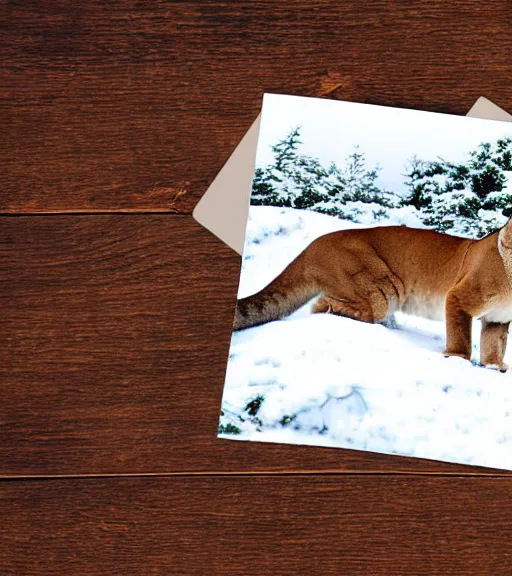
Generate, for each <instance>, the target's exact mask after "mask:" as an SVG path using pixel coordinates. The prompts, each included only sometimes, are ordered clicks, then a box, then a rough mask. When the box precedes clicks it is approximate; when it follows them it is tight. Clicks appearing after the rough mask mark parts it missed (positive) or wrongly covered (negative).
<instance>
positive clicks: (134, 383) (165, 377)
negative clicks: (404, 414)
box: [0, 0, 512, 576]
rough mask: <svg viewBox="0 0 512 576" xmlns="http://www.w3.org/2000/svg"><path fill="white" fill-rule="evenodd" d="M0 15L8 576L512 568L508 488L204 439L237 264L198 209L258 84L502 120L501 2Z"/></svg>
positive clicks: (489, 571)
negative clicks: (497, 110)
mask: <svg viewBox="0 0 512 576" xmlns="http://www.w3.org/2000/svg"><path fill="white" fill-rule="evenodd" d="M0 14H1V21H2V24H1V35H0V43H1V54H2V58H1V61H0V69H1V82H0V90H1V103H2V111H1V117H0V139H1V141H0V143H1V161H2V165H1V170H0V212H1V216H0V310H1V313H0V321H1V328H0V386H1V388H0V394H1V396H0V433H1V437H0V475H1V476H2V478H3V480H1V481H0V574H2V575H4V574H5V575H16V576H20V575H29V576H36V575H39V574H48V575H57V574H59V575H60V574H62V575H70V574H72V575H74V576H78V575H84V576H91V575H97V574H98V575H100V574H101V575H104V574H105V575H116V576H117V575H123V576H125V575H131V574H137V575H149V574H164V575H166V576H167V575H171V574H172V575H174V574H180V575H210V574H211V575H214V576H216V575H219V576H222V575H227V574H232V575H241V576H244V575H249V574H258V575H262V574H268V575H273V576H274V575H284V574H289V575H294V576H296V575H307V576H309V575H313V574H321V575H333V576H334V575H336V576H338V575H340V574H343V575H361V576H373V575H379V576H380V575H390V576H401V575H406V574H407V575H411V576H420V575H425V576H432V575H441V576H446V575H457V576H460V575H467V574H478V575H484V574H485V575H493V576H497V575H507V576H509V575H510V574H511V573H512V552H511V549H510V544H511V538H512V519H511V518H512V504H511V497H512V477H511V475H509V474H507V473H502V472H499V471H493V470H487V469H478V468H469V467H464V466H455V465H449V464H443V463H437V462H429V461H424V460H413V459H407V458H399V457H388V456H383V455H376V454H369V453H361V452H354V451H346V450H331V449H322V448H309V447H299V446H281V445H271V444H257V443H254V444H253V443H241V442H230V441H222V440H217V439H216V429H217V420H218V413H219V407H220V401H221V394H222V386H223V376H224V370H225V365H226V360H227V352H228V345H229V338H230V325H231V322H232V317H233V310H234V303H235V295H236V289H237V282H238V274H239V269H240V259H239V257H238V256H236V255H235V254H234V253H232V252H231V251H230V250H229V249H228V248H226V247H225V246H224V245H223V244H222V243H221V242H220V241H218V240H217V239H216V238H214V237H212V236H211V235H210V234H209V233H208V232H206V231H205V230H203V229H201V228H200V227H199V226H198V225H197V224H196V223H195V222H194V221H193V220H192V218H191V216H190V214H191V211H192V209H193V207H194V205H195V204H196V202H197V201H198V199H199V198H200V197H201V195H202V194H203V192H204V191H205V190H206V188H207V186H208V184H209V182H210V181H211V180H212V179H213V177H214V176H215V175H216V173H217V172H218V170H219V169H220V168H221V166H222V164H223V163H224V161H225V160H226V159H227V158H228V156H229V154H230V152H231V151H232V150H233V148H234V147H235V145H236V144H237V142H238V141H239V140H240V138H241V137H242V135H243V134H244V132H245V131H246V130H247V129H248V127H249V126H250V124H251V122H252V120H253V119H254V118H255V116H256V115H257V113H258V111H259V107H260V102H261V97H262V94H263V92H264V91H267V92H277V93H291V94H299V95H306V96H323V97H326V98H339V99H347V100H353V101H360V102H370V103H377V104H384V105H392V106H404V107H408V108H418V109H424V110H433V111H440V112H449V113H455V114H464V113H466V112H467V110H468V109H469V107H470V106H471V105H472V104H473V102H474V101H475V100H476V99H477V97H478V96H480V95H485V96H487V97H489V98H490V99H492V100H494V101H495V102H496V103H497V104H499V105H501V106H503V107H505V108H508V109H509V110H512V34H511V33H512V2H511V1H510V0H493V1H492V2H490V1H489V2H482V1H476V0H475V1H470V0H461V1H458V2H447V1H446V0H428V1H426V0H420V1H405V0H402V1H398V0H386V1H384V0H368V1H366V2H363V1H362V0H359V1H356V0H350V1H347V0H344V1H337V2H334V1H332V0H331V1H323V0H307V1H306V0H300V1H284V0H283V1H282V2H270V1H262V0H240V1H232V2H226V1H225V2H216V1H212V2H206V1H198V0H197V1H183V2H182V1H168V0H167V1H164V0H152V1H146V2H142V1H137V0H122V1H119V2H109V1H107V0H84V1H83V2H72V1H71V0H67V1H66V0H54V1H52V2H43V1H42V0H41V1H37V0H12V1H10V0H1V1H0ZM511 385H512V380H511Z"/></svg>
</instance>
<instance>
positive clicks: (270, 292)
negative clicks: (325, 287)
mask: <svg viewBox="0 0 512 576" xmlns="http://www.w3.org/2000/svg"><path fill="white" fill-rule="evenodd" d="M306 252H307V251H305V252H303V253H302V254H300V255H299V256H298V257H297V258H296V259H295V260H293V262H291V264H289V265H288V266H287V267H286V268H285V269H284V270H283V272H282V273H281V274H280V275H279V276H278V277H277V278H276V279H275V280H273V281H272V282H271V283H270V284H269V285H268V286H267V287H265V288H263V290H260V292H257V293H256V294H253V295H252V296H248V297H247V298H242V299H241V300H238V302H237V305H236V312H235V322H234V326H233V327H234V329H235V330H243V329H244V328H250V327H251V326H258V325H259V324H264V323H265V322H270V321H272V320H278V319H279V318H283V317H284V316H288V314H291V313H292V312H294V311H295V310H297V309H298V308H300V307H301V306H302V305H303V304H305V303H306V302H307V301H308V300H310V299H311V298H313V296H316V295H317V294H318V293H319V292H320V289H319V288H318V286H317V282H316V281H315V280H313V279H312V278H311V274H308V270H307V268H306V262H305V260H306Z"/></svg>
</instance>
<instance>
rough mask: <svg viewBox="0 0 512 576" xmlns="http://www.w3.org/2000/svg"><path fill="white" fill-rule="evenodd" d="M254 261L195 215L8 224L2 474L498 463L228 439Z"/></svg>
mask: <svg viewBox="0 0 512 576" xmlns="http://www.w3.org/2000/svg"><path fill="white" fill-rule="evenodd" d="M239 265H240V262H239V258H238V257H237V256H235V255H234V254H233V253H232V252H231V251H230V250H229V249H228V248H227V247H225V246H223V245H222V244H221V243H220V242H219V241H218V240H216V239H215V238H214V237H212V236H211V235H210V234H209V233H208V232H206V231H205V230H203V229H202V228H200V227H199V226H198V225H197V224H196V223H195V222H194V221H193V220H192V219H191V218H190V217H188V216H185V217H177V216H165V215H145V216H143V215H101V216H100V215H97V216H85V215H84V216H71V215H68V216H65V215H61V216H31V217H2V218H0V308H1V310H2V318H1V322H2V324H1V326H2V329H1V332H0V398H1V402H0V438H1V442H0V475H5V476H15V475H61V474H71V475H73V474H123V473H154V472H166V473H184V472H210V473H211V472H250V471H262V470H264V471H276V472H279V471H294V470H305V471H314V470H323V471H326V470H344V471H377V472H379V471H381V472H382V471H397V470H398V471H416V472H419V473H421V472H452V473H455V472H457V473H475V472H485V473H491V471H490V470H487V469H486V470H478V469H475V468H468V467H464V466H454V465H449V464H441V463H436V462H427V461H422V460H415V459H407V458H397V457H389V456H384V455H376V454H369V453H362V452H355V451H348V450H334V449H323V448H314V447H313V448H308V447H300V446H281V445H271V444H261V443H252V442H250V443H249V442H233V441H226V440H224V441H222V440H218V439H217V438H216V431H217V424H218V414H219V410H220V403H221V395H222V387H223V380H224V372H225V367H226V362H227V354H228V348H229V339H230V332H231V323H232V318H233V311H234V304H235V299H236V290H237V281H238V280H237V279H238V274H239Z"/></svg>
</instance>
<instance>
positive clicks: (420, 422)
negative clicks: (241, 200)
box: [219, 206, 512, 469]
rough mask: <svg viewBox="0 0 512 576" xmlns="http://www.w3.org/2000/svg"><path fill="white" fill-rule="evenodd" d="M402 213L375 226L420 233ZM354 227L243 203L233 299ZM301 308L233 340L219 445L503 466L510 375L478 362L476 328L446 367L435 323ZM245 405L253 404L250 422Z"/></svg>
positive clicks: (510, 428)
mask: <svg viewBox="0 0 512 576" xmlns="http://www.w3.org/2000/svg"><path fill="white" fill-rule="evenodd" d="M409 208H410V207H408V208H405V209H404V208H400V209H392V210H391V211H390V213H391V215H390V220H386V221H379V222H378V223H377V225H389V224H390V223H393V224H408V225H410V226H415V227H419V226H421V224H420V222H419V221H417V220H416V215H415V214H414V211H411V210H410V209H409ZM373 225H375V222H373ZM356 227H361V225H358V224H354V223H353V222H349V221H345V220H340V219H338V218H335V217H332V216H327V215H323V214H318V213H314V212H308V211H300V210H294V209H290V208H275V207H268V206H265V207H258V206H252V207H251V208H250V216H249V221H248V226H247V240H246V248H245V252H244V262H243V270H242V275H241V283H240V289H239V297H244V296H247V295H249V294H252V293H254V292H256V291H257V290H259V289H261V288H262V287H263V286H265V285H266V284H267V283H268V282H269V281H270V280H272V279H273V278H275V276H277V275H278V274H279V273H280V272H281V271H282V269H283V268H284V267H285V266H286V265H287V264H288V263H289V262H290V261H291V260H292V259H293V258H295V256H297V255H298V254H299V253H300V252H301V251H302V250H303V249H304V248H305V247H306V246H307V245H308V244H309V243H310V242H311V241H312V240H314V239H315V238H317V237H318V236H321V235H323V234H326V233H328V232H333V231H335V230H340V229H346V228H356ZM309 308H310V304H308V305H306V306H304V307H303V308H302V309H301V310H299V311H297V312H296V313H294V314H292V315H291V316H289V317H288V318H286V319H283V320H280V321H276V322H271V323H268V324H265V325H263V326H259V327H256V328H251V329H249V330H245V331H242V332H236V333H234V334H233V336H232V341H231V348H230V353H229V362H228V367H227V372H226V381H225V389H224V395H223V401H222V416H221V424H223V425H224V426H226V425H228V424H231V425H232V426H236V429H238V430H239V432H240V433H239V434H226V433H223V434H219V436H220V437H222V438H229V439H235V440H256V441H265V442H285V443H292V444H312V445H319V446H334V447H340V448H341V447H342V448H353V449H358V450H370V451H375V452H382V453H390V454H401V455H407V456H416V457H422V458H433V459H438V460H444V461H448V462H458V463H468V464H475V465H481V466H490V467H495V468H507V469H512V414H511V412H512V381H511V373H510V372H509V373H506V374H501V373H500V372H497V371H493V370H490V369H486V368H482V367H479V366H477V365H476V363H475V361H476V359H477V358H478V354H479V350H478V343H477V340H478V332H479V326H478V322H476V321H475V325H474V340H475V343H474V345H473V352H474V354H473V358H474V362H473V363H470V362H467V361H465V360H462V359H459V358H449V359H447V358H444V356H443V354H442V351H443V349H444V343H445V342H444V339H445V336H444V324H443V323H442V322H434V321H429V320H424V319H421V318H416V317H412V316H405V315H402V314H397V315H396V319H395V322H391V323H389V325H388V326H384V325H375V324H364V323H361V322H357V321H354V320H350V319H347V318H341V317H338V316H333V315H325V314H311V313H310V312H309ZM508 360H509V363H512V353H511V352H510V351H509V354H508ZM254 400H256V401H258V402H260V403H261V405H260V406H259V409H257V410H256V413H254V411H253V414H252V415H251V414H250V413H249V412H250V411H249V410H247V409H246V408H247V406H248V404H249V403H251V402H252V401H254Z"/></svg>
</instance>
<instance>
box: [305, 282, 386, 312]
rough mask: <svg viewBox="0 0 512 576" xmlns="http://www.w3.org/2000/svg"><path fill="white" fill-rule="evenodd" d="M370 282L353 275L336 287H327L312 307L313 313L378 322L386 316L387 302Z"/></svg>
mask: <svg viewBox="0 0 512 576" xmlns="http://www.w3.org/2000/svg"><path fill="white" fill-rule="evenodd" d="M369 284H370V282H369V281H368V279H367V281H366V282H361V281H360V278H359V279H356V277H355V275H354V276H351V277H348V278H345V279H343V281H342V282H339V283H338V284H337V285H336V286H329V287H328V289H327V290H326V291H325V292H324V295H323V296H322V297H320V299H319V300H318V301H317V302H316V303H315V305H314V306H313V309H312V312H313V313H321V312H324V313H328V314H335V315H337V316H344V317H346V318H352V319H353V320H359V321H361V322H369V323H373V322H379V321H380V320H382V319H383V318H385V317H386V316H387V301H386V298H385V297H384V294H383V292H382V291H380V290H378V289H377V288H375V287H374V289H373V290H369V289H368V287H369Z"/></svg>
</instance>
